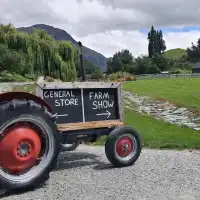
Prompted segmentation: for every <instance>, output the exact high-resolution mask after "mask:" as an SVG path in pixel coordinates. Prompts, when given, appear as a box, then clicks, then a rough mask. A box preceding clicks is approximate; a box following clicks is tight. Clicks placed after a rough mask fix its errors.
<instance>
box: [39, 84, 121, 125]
mask: <svg viewBox="0 0 200 200" xmlns="http://www.w3.org/2000/svg"><path fill="white" fill-rule="evenodd" d="M63 87H64V86H63ZM40 91H42V93H41V92H39V93H38V94H40V95H42V96H43V97H42V98H43V99H44V101H46V102H47V103H48V104H49V105H50V106H51V108H52V111H53V114H54V116H55V117H56V123H57V124H66V123H77V122H91V121H105V120H118V119H120V116H119V109H120V108H119V107H118V88H117V87H112V88H109V85H108V86H107V85H106V86H105V87H100V88H97V87H94V88H88V87H87V88H73V87H72V88H66V89H65V88H55V87H54V88H52V89H51V88H43V89H42V90H40Z"/></svg>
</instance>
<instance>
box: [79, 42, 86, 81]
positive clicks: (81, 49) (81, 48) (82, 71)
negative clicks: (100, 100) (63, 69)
mask: <svg viewBox="0 0 200 200" xmlns="http://www.w3.org/2000/svg"><path fill="white" fill-rule="evenodd" d="M78 45H79V47H80V67H81V69H80V70H81V80H82V81H85V70H84V66H83V47H82V43H81V42H78Z"/></svg>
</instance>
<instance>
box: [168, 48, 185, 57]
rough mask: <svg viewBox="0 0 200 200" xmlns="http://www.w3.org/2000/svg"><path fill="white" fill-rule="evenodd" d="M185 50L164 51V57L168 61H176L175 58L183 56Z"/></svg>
mask: <svg viewBox="0 0 200 200" xmlns="http://www.w3.org/2000/svg"><path fill="white" fill-rule="evenodd" d="M186 54H187V53H186V50H185V49H180V48H177V49H170V50H168V51H165V53H164V56H165V57H166V58H169V59H176V58H181V57H182V56H183V55H186Z"/></svg>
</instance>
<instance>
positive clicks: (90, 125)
mask: <svg viewBox="0 0 200 200" xmlns="http://www.w3.org/2000/svg"><path fill="white" fill-rule="evenodd" d="M92 88H117V100H118V109H119V110H118V112H119V119H118V120H103V121H90V122H78V123H65V124H57V127H58V130H59V131H72V130H86V129H95V128H111V127H115V126H122V125H124V123H123V120H124V105H123V97H122V84H121V83H120V82H42V83H37V87H36V95H37V96H39V97H40V98H42V99H43V89H92ZM82 98H83V96H82Z"/></svg>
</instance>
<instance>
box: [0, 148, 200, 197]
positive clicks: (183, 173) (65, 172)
mask: <svg viewBox="0 0 200 200" xmlns="http://www.w3.org/2000/svg"><path fill="white" fill-rule="evenodd" d="M21 199H23V200H35V199H36V200H46V199H49V200H56V199H58V200H66V199H67V200H103V199H106V200H107V199H109V200H118V199H119V200H122V199H125V200H128V199H130V200H161V199H162V200H183V199H184V200H197V199H200V152H198V151H193V152H188V151H165V150H162V151H160V150H148V149H144V150H143V151H142V153H141V156H140V158H139V160H138V161H137V162H136V164H135V165H134V166H132V167H127V168H121V169H115V168H112V167H111V165H110V164H109V162H108V161H107V159H106V157H105V154H104V148H101V147H88V146H85V145H82V146H80V147H79V148H78V150H76V151H74V152H71V153H62V154H60V156H59V162H58V166H57V169H56V170H55V171H53V172H52V173H51V178H50V180H49V181H48V183H47V185H45V186H43V188H39V189H37V190H36V191H31V192H26V193H24V194H13V195H11V196H9V197H4V198H2V200H21Z"/></svg>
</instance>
